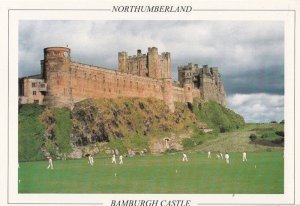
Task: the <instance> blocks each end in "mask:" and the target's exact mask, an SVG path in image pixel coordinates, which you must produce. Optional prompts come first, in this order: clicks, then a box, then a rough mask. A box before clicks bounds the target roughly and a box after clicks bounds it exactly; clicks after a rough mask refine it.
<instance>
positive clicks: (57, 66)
mask: <svg viewBox="0 0 300 206" xmlns="http://www.w3.org/2000/svg"><path fill="white" fill-rule="evenodd" d="M70 54H71V50H70V49H69V48H66V47H48V48H45V49H44V61H43V63H44V66H43V76H44V79H45V82H46V83H47V93H46V96H45V103H46V105H48V106H55V107H63V106H67V107H69V106H70V105H71V103H72V90H71V75H70V73H71V70H70V69H71V68H70V63H71V55H70Z"/></svg>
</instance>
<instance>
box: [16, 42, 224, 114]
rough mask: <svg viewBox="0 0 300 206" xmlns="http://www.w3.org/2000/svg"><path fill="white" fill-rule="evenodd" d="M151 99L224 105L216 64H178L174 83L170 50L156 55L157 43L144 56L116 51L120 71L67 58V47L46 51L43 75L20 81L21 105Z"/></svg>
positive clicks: (68, 50)
mask: <svg viewBox="0 0 300 206" xmlns="http://www.w3.org/2000/svg"><path fill="white" fill-rule="evenodd" d="M116 97H141V98H147V97H153V98H156V99H161V100H163V101H165V103H166V105H168V107H169V108H170V110H171V111H174V102H190V103H192V102H193V98H195V97H199V98H202V99H204V100H214V101H217V102H218V103H220V104H222V105H226V93H225V90H224V86H223V83H222V80H221V78H220V74H219V72H218V68H215V67H213V68H212V67H211V68H208V67H207V66H206V65H204V66H203V68H198V65H197V64H191V63H190V64H188V65H186V66H182V67H179V68H178V82H173V81H172V79H171V54H170V53H169V52H164V53H161V54H158V50H157V48H155V47H152V48H148V52H147V53H146V54H142V52H141V50H137V54H136V55H133V56H128V54H127V52H119V54H118V70H113V69H107V68H104V67H99V66H93V65H88V64H82V63H78V62H75V61H72V60H71V50H70V49H69V48H66V47H48V48H45V49H44V59H43V60H42V61H41V74H39V75H35V76H29V77H23V78H20V79H19V103H20V104H27V103H37V104H43V105H48V106H54V107H63V106H66V107H72V106H73V104H74V103H76V102H78V101H81V100H84V99H87V98H116Z"/></svg>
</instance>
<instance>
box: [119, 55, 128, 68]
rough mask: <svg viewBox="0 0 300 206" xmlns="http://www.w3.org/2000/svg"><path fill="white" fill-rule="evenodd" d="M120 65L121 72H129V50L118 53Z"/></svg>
mask: <svg viewBox="0 0 300 206" xmlns="http://www.w3.org/2000/svg"><path fill="white" fill-rule="evenodd" d="M118 65H119V66H118V67H119V71H120V72H128V54H127V52H124V51H122V52H119V53H118Z"/></svg>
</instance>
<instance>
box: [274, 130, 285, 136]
mask: <svg viewBox="0 0 300 206" xmlns="http://www.w3.org/2000/svg"><path fill="white" fill-rule="evenodd" d="M275 134H277V135H278V136H281V137H284V131H276V132H275Z"/></svg>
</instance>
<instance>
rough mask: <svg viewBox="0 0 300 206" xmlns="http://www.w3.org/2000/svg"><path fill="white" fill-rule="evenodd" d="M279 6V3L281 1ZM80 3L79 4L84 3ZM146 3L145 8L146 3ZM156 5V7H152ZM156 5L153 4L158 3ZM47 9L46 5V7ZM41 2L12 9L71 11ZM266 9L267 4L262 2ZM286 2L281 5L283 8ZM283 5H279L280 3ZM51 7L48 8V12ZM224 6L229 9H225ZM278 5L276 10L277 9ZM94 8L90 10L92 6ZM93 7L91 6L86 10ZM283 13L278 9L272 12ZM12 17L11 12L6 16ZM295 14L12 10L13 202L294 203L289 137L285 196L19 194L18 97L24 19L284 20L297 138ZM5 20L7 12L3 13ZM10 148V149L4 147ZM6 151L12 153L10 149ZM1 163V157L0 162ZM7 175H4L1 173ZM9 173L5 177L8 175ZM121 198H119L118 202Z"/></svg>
mask: <svg viewBox="0 0 300 206" xmlns="http://www.w3.org/2000/svg"><path fill="white" fill-rule="evenodd" d="M278 2H279V1H278ZM79 3H80V2H79ZM142 3H143V4H142ZM125 4H128V5H140V4H142V5H147V4H149V3H146V2H144V1H140V2H134V1H127V2H126V3H124V2H121V1H120V2H119V3H114V4H110V3H108V2H104V3H102V4H101V5H99V4H98V5H97V6H93V9H95V8H99V9H111V8H112V5H125ZM153 4H154V3H153ZM153 4H151V5H153ZM169 4H172V3H166V2H165V3H156V4H154V5H169ZM173 4H174V5H192V6H193V8H194V9H211V10H215V9H233V10H235V9H236V10H238V9H245V10H247V9H265V10H268V9H267V8H263V7H262V8H257V7H255V6H253V5H246V8H243V7H242V8H241V7H239V8H236V6H232V5H231V7H230V6H229V7H228V6H227V7H226V6H223V8H222V7H220V5H214V3H213V2H212V3H207V2H206V4H205V7H204V6H203V5H202V4H201V5H200V4H199V3H198V5H197V4H196V3H194V4H191V3H187V2H186V3H184V2H176V3H174V2H173ZM46 5H47V6H46ZM46 5H45V4H43V5H42V4H36V2H31V3H28V2H27V3H24V2H22V3H19V4H18V5H14V6H12V7H10V9H18V8H21V9H25V8H27V9H32V8H44V9H51V8H52V9H57V8H59V9H62V8H65V9H70V4H69V3H67V1H64V2H62V3H60V4H55V3H54V4H46ZM260 5H262V4H260ZM282 5H284V6H285V4H282V3H281V6H282ZM276 6H279V7H280V4H276ZM45 7H46V8H45ZM72 7H73V9H78V8H81V9H83V8H87V6H86V4H85V3H84V2H81V5H78V4H77V5H76V6H75V5H74V4H72ZM224 7H225V8H224ZM273 7H274V6H273ZM90 8H91V7H90ZM87 9H88V8H87ZM271 9H278V8H271ZM288 9H290V8H289V7H285V8H284V9H282V7H280V8H279V10H288ZM6 14H7V13H6ZM294 14H295V12H294V11H292V10H291V11H226V12H224V11H201V12H200V11H194V12H191V13H187V14H185V13H184V14H178V13H176V14H170V13H162V14H153V13H138V14H137V13H111V12H107V11H96V10H92V11H75V10H72V11H65V10H64V11H47V10H35V11H33V10H30V11H29V10H10V17H9V35H10V36H9V118H10V121H9V132H10V134H9V183H10V185H9V191H8V192H9V197H8V202H9V203H26V202H28V203H95V204H96V203H99V202H101V203H104V204H105V205H110V201H111V199H161V200H162V199H188V200H192V205H195V204H198V203H202V204H294V187H293V184H294V181H295V180H294V139H293V138H286V142H285V145H286V146H285V171H284V174H285V177H284V186H285V194H284V195H235V196H232V195H201V194H199V195H186V194H185V195H184V194H180V195H177V194H176V197H174V195H149V194H146V195H145V194H141V195H137V194H129V195H128V194H126V195H120V194H118V195H116V194H105V195H102V194H97V195H88V194H87V195H82V194H78V195H73V194H51V195H50V194H38V195H35V194H30V195H26V194H18V192H17V191H18V190H17V185H18V183H17V169H16V168H17V147H18V142H17V139H18V133H17V129H16V128H18V125H17V122H18V121H17V116H18V115H17V114H18V112H17V108H18V105H17V98H18V94H17V91H18V85H17V82H18V81H17V77H18V61H17V59H18V21H19V20H50V19H51V20H63V19H64V20H136V19H140V20H148V19H151V20H176V19H178V20H258V21H260V20H269V21H284V22H285V122H286V130H285V133H286V136H288V137H294V100H295V99H294V28H295V27H294V26H295V25H294ZM1 16H2V14H1ZM5 137H6V136H5ZM4 146H5V145H4ZM6 151H7V150H6ZM1 159H2V158H1ZM1 172H2V171H1ZM7 176H8V174H6V177H7ZM116 197H117V198H116Z"/></svg>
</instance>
